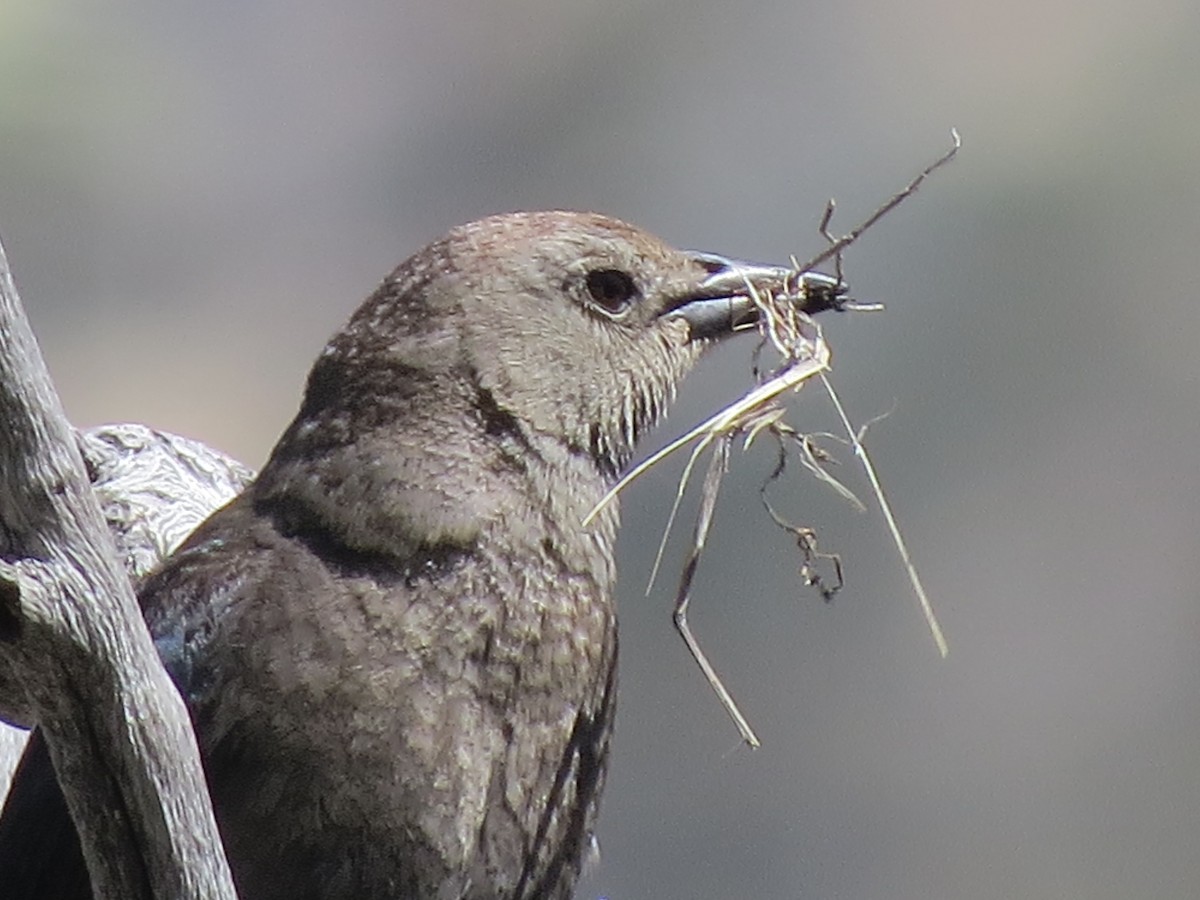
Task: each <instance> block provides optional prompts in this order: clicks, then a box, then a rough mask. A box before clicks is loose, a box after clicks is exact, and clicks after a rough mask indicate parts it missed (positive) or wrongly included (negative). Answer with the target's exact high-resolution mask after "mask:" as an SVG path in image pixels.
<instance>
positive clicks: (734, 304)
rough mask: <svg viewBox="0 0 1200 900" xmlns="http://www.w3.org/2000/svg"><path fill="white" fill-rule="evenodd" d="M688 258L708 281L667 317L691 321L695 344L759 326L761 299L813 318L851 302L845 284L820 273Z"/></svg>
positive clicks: (712, 256) (712, 257) (710, 255)
mask: <svg viewBox="0 0 1200 900" xmlns="http://www.w3.org/2000/svg"><path fill="white" fill-rule="evenodd" d="M688 255H689V256H690V257H691V258H692V259H694V260H695V261H696V262H697V263H699V264H700V265H701V266H703V267H704V269H706V270H707V271H708V277H707V278H705V279H704V280H703V281H701V282H700V284H699V285H698V286H697V288H696V290H694V291H692V292H691V293H689V294H687V295H685V296H684V297H682V298H680V300H679V301H678V302H677V303H676V304H674V305H673V306H672V307H671V308H670V309H669V310H667V311H666V312H665V313H663V317H664V318H667V317H670V318H681V319H683V320H684V321H686V322H687V323H688V326H689V327H690V329H691V337H692V340H701V339H715V338H720V337H724V336H726V335H729V334H733V333H734V332H737V331H741V330H743V329H745V328H749V327H752V326H754V325H755V324H757V322H758V318H759V315H760V304H759V303H758V302H756V301H755V298H756V296H757V298H758V299H759V300H760V301H761V300H765V299H766V298H767V297H773V298H774V299H775V301H776V302H779V301H785V302H791V303H793V304H795V305H796V307H797V308H798V309H799V310H800V311H802V312H804V313H807V314H808V315H815V314H816V313H819V312H824V311H825V310H827V309H842V308H843V306H844V305H845V304H846V303H847V302H848V301H849V299H850V298H849V297H847V296H846V285H845V283H844V282H841V281H838V279H836V278H833V277H831V276H829V275H823V274H821V273H820V272H797V271H796V270H795V269H791V268H787V267H785V266H764V265H760V264H758V263H750V262H743V261H741V260H736V259H728V258H726V257H724V256H717V255H716V254H713V253H699V252H691V253H689V254H688Z"/></svg>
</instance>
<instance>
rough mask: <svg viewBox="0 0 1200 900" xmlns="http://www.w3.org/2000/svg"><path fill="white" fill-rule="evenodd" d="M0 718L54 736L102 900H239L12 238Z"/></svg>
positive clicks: (4, 413) (7, 284) (1, 438)
mask: <svg viewBox="0 0 1200 900" xmlns="http://www.w3.org/2000/svg"><path fill="white" fill-rule="evenodd" d="M0 554H2V556H3V561H0V714H3V716H4V718H7V719H9V720H10V721H28V720H29V719H31V718H32V719H34V720H36V721H37V723H38V725H39V726H40V727H41V728H42V729H43V730H44V732H45V734H46V738H47V743H48V745H49V747H50V752H51V757H52V759H53V761H54V765H55V769H56V770H57V773H58V777H59V781H60V782H61V783H62V785H63V789H64V793H65V795H66V799H67V803H68V806H69V807H70V809H71V814H72V816H73V817H74V819H75V823H76V826H77V827H78V829H79V832H80V837H81V840H82V843H83V848H84V855H85V857H86V859H87V863H88V869H89V873H90V876H91V879H92V882H93V885H94V887H95V890H96V894H97V896H98V897H103V898H114V900H115V898H122V900H124V898H143V897H145V898H150V897H154V898H202V897H203V898H233V897H234V896H235V894H234V890H233V884H232V880H231V878H230V875H229V869H228V866H227V864H226V862H225V858H224V853H223V851H222V849H221V844H220V840H219V838H218V835H217V829H216V823H215V820H214V818H213V815H212V809H211V805H210V804H209V801H208V797H207V793H206V790H205V785H204V778H203V775H202V772H201V768H200V760H199V753H198V751H197V748H196V742H195V738H194V736H193V734H192V731H191V726H190V723H189V721H188V718H187V712H186V710H185V708H184V706H183V703H182V701H181V700H180V698H179V695H178V694H177V693H176V691H175V689H174V686H173V685H172V684H171V682H170V679H169V678H168V677H167V674H166V672H165V671H164V670H163V668H162V666H161V664H160V663H159V660H158V657H157V655H156V653H155V651H154V647H153V644H152V643H151V641H150V637H149V634H148V633H147V631H146V628H145V626H144V624H143V622H142V619H141V615H140V613H139V611H138V607H137V603H136V601H135V599H134V595H133V590H132V588H131V586H130V583H129V579H128V578H127V577H126V575H125V573H124V571H123V570H122V566H121V563H120V562H119V561H118V558H117V551H116V547H115V546H114V543H113V539H112V536H111V535H110V534H109V531H108V529H107V528H106V526H105V522H104V519H103V518H102V516H101V513H100V509H99V507H98V506H97V503H96V499H95V498H94V497H93V495H92V490H91V487H90V486H89V483H88V478H87V475H86V472H85V469H84V464H83V460H82V458H81V456H80V452H79V447H78V445H77V444H76V439H75V435H74V432H73V431H72V430H71V427H70V425H69V424H68V423H67V420H66V417H65V416H64V414H63V411H62V408H61V405H60V403H59V400H58V397H57V394H56V393H55V391H54V387H53V384H52V383H51V381H50V376H49V373H48V372H47V371H46V367H45V364H44V362H43V361H42V358H41V355H40V353H39V352H38V348H37V344H36V341H35V340H34V337H33V333H32V331H31V329H30V327H29V323H28V321H27V319H26V317H25V314H24V311H23V310H22V308H21V305H20V301H19V299H18V297H17V292H16V288H15V286H14V284H13V280H12V277H11V273H10V271H9V268H8V262H7V259H6V258H5V256H4V251H3V247H0Z"/></svg>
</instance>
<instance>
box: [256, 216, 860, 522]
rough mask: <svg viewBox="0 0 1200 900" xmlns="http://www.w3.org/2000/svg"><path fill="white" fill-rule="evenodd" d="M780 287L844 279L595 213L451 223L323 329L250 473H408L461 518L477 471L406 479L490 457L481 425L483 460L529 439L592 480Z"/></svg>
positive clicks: (433, 504) (816, 305)
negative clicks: (316, 351) (328, 333)
mask: <svg viewBox="0 0 1200 900" xmlns="http://www.w3.org/2000/svg"><path fill="white" fill-rule="evenodd" d="M797 277H799V278H801V279H802V285H801V287H802V288H803V290H801V291H799V292H797V290H796V285H797ZM785 287H786V288H788V289H790V290H791V292H792V294H793V295H796V296H800V297H802V298H805V303H806V305H807V307H808V311H819V309H821V308H833V307H837V306H839V305H840V300H839V298H840V297H841V296H842V294H843V293H844V288H843V286H842V285H841V284H840V283H839V282H837V281H836V280H835V279H831V278H828V277H827V276H822V275H817V274H812V273H805V274H803V275H801V276H797V273H796V272H795V271H794V270H792V269H787V268H780V267H773V266H757V265H750V264H746V263H736V262H732V261H729V260H726V259H724V258H722V257H719V256H715V255H712V254H706V253H695V252H687V251H681V250H677V249H675V248H673V247H670V246H668V245H667V244H665V243H664V242H662V241H661V240H660V239H658V238H657V237H655V236H653V235H651V234H649V233H648V232H646V231H643V230H641V229H639V228H636V227H634V226H632V225H628V224H626V223H624V222H621V221H618V220H616V219H612V218H608V217H606V216H601V215H597V214H594V213H577V212H560V211H556V212H532V213H514V214H508V215H500V216H493V217H491V218H486V219H482V220H480V221H477V222H473V223H470V224H468V225H463V226H461V227H459V228H455V229H453V230H452V231H450V232H449V233H448V234H447V235H446V236H445V237H443V238H441V239H440V240H438V241H435V242H434V243H433V244H431V245H429V246H428V247H426V248H425V249H424V250H422V251H421V252H419V253H417V254H416V255H414V256H413V257H411V258H410V259H408V260H407V261H406V262H404V263H402V264H401V265H400V266H399V267H398V268H397V269H396V270H395V271H394V272H393V273H392V274H391V275H390V276H389V277H388V278H387V279H386V280H385V281H384V282H383V284H382V285H380V287H379V288H378V289H377V290H376V291H375V293H374V294H373V295H372V296H371V297H370V298H369V299H368V300H367V301H366V302H365V303H364V304H363V305H362V306H361V307H360V308H359V309H358V311H357V312H356V313H355V314H354V315H353V317H352V318H351V319H350V321H349V322H348V323H347V325H346V326H345V327H344V328H343V329H342V330H341V331H340V332H338V334H337V335H335V336H334V338H333V339H332V340H331V341H330V343H329V345H328V346H327V347H326V349H325V351H324V352H323V353H322V355H321V356H320V358H319V359H318V360H317V363H316V364H315V366H314V367H313V370H312V373H311V375H310V377H309V383H308V389H307V392H306V395H305V400H304V404H303V406H302V408H301V411H300V414H299V416H298V417H297V419H296V421H295V422H294V423H293V425H292V427H291V428H290V429H289V431H288V432H287V434H285V436H284V438H283V440H282V441H281V442H280V445H279V446H278V447H277V448H276V450H275V453H274V455H273V457H272V460H271V462H270V463H268V466H267V468H266V470H264V474H263V479H260V481H263V480H265V481H266V482H269V483H271V484H273V485H276V487H275V488H272V490H273V491H274V492H275V493H278V492H279V489H283V490H287V491H289V492H291V494H292V495H293V497H294V496H296V495H297V494H305V493H309V494H311V493H312V492H314V491H318V490H323V491H328V490H329V489H330V488H331V487H332V488H335V489H339V490H344V492H345V493H346V496H347V497H349V496H352V495H353V496H361V497H362V498H365V499H369V498H370V497H371V496H372V495H373V493H377V492H378V491H381V490H392V491H394V490H395V489H396V485H397V484H398V483H399V484H403V485H404V488H403V491H404V492H405V496H406V497H407V498H408V499H407V500H405V501H404V502H405V503H407V504H408V507H409V508H414V509H416V508H439V509H440V511H439V512H438V517H439V518H438V521H439V523H441V525H439V527H442V526H444V525H445V523H446V521H447V520H448V518H449V519H453V518H454V517H453V516H448V515H447V513H446V512H445V510H446V508H447V507H448V506H450V505H453V506H454V507H455V508H457V509H458V510H460V512H461V516H460V521H458V523H457V525H456V526H455V527H457V528H461V529H462V530H463V532H464V536H466V532H468V531H469V530H470V528H471V527H472V524H471V523H473V522H477V521H479V515H480V514H482V513H484V512H485V510H484V509H483V506H486V505H487V498H486V497H485V496H483V494H484V493H485V492H484V489H483V488H482V487H480V497H479V498H478V504H475V503H473V502H472V497H471V496H469V495H470V493H471V492H470V491H467V492H466V493H467V495H468V496H463V495H462V492H461V491H460V495H459V496H456V497H453V498H442V499H441V500H440V501H439V500H438V498H437V497H434V498H431V499H430V498H427V500H421V498H420V497H416V498H415V499H417V500H421V502H414V497H415V494H428V493H429V492H431V491H432V492H433V493H434V494H436V493H437V492H438V491H439V488H438V487H437V485H438V483H439V479H440V477H441V476H442V475H447V474H449V469H450V468H457V470H458V472H462V471H463V470H464V468H466V467H469V466H471V465H473V464H480V463H482V462H483V461H484V460H485V459H492V456H491V455H489V452H485V451H484V450H481V447H480V440H479V435H480V434H481V433H482V434H484V435H487V436H488V437H489V439H490V440H491V441H492V443H493V444H494V445H496V446H498V447H501V450H502V452H501V457H502V460H501V462H500V463H497V462H495V461H494V460H493V461H492V462H490V463H486V464H485V465H483V466H482V468H484V469H487V468H488V467H489V466H490V468H491V469H492V470H494V469H495V467H496V466H497V465H509V464H511V465H512V466H513V467H516V468H520V467H521V466H522V458H523V457H526V458H527V457H529V456H536V457H538V458H539V459H541V460H551V461H555V460H557V461H560V462H561V461H565V463H564V465H567V464H569V465H574V466H577V467H578V466H580V465H583V466H584V467H586V468H588V470H589V471H591V472H592V473H593V475H599V476H600V477H599V478H598V479H596V481H597V483H598V484H599V485H600V486H601V489H603V487H606V486H607V485H609V484H611V483H612V482H613V481H614V480H615V478H616V477H617V476H618V475H619V472H620V470H621V468H622V467H623V466H624V465H625V464H626V463H627V462H628V461H629V458H630V455H631V454H632V452H633V448H634V445H635V443H636V441H637V439H638V436H639V435H640V434H641V432H642V431H643V430H644V429H645V428H646V427H647V426H648V425H650V424H652V423H653V422H654V421H656V420H657V419H658V418H659V416H660V415H661V414H662V412H663V411H664V410H665V408H666V406H667V403H668V402H669V400H670V399H671V398H672V396H673V395H674V392H675V389H676V386H677V385H678V384H679V382H680V380H681V379H682V378H683V376H684V375H685V374H686V372H687V371H688V369H689V368H690V367H691V366H692V364H693V363H694V362H695V361H696V359H697V358H698V357H699V355H700V354H701V353H702V352H703V350H704V349H705V348H706V347H707V346H709V345H711V344H712V343H714V342H715V341H717V340H719V339H721V338H723V337H726V336H728V335H731V334H733V333H735V332H737V331H739V330H741V329H743V328H746V327H752V326H753V324H754V322H755V321H756V319H757V316H758V306H757V305H756V304H755V303H754V302H753V300H752V298H751V294H752V293H753V292H754V290H755V289H759V290H764V291H779V290H783V289H784V288H785ZM472 432H473V433H472ZM504 445H507V449H506V450H505V449H504ZM350 447H353V453H352V454H350V453H348V451H347V448H350ZM365 453H366V454H368V457H364V454H365ZM339 454H341V455H342V456H347V455H349V456H352V457H353V460H350V459H347V460H346V461H345V464H339V465H335V466H327V467H326V468H325V470H324V474H323V476H322V479H323V481H322V483H321V484H317V483H315V482H314V481H313V478H312V475H311V473H301V472H292V473H291V474H289V470H288V465H287V464H288V462H289V461H290V460H297V459H300V460H303V459H304V458H315V457H319V456H324V457H325V458H327V459H336V458H338V455H339ZM503 460H507V462H504V461H503ZM353 466H356V467H357V470H356V471H352V468H353ZM406 468H407V469H408V470H409V473H408V474H405V470H406ZM560 468H561V466H560ZM364 472H365V474H364ZM304 478H307V479H308V480H309V481H310V482H312V483H311V484H307V485H306V484H304V483H302V480H303V479H304ZM484 480H486V478H485V476H484V475H482V474H481V475H480V476H478V478H476V479H475V482H477V483H479V484H481V485H482V483H483V481H484ZM418 481H420V482H423V484H417V483H416V482H418ZM452 481H453V482H455V483H459V482H462V481H463V479H462V478H461V477H460V478H454V479H446V483H450V482H452ZM350 486H353V490H351V489H350ZM414 492H415V494H414ZM494 494H495V491H494V490H493V491H492V495H493V496H494ZM581 502H582V501H581ZM451 532H454V528H451Z"/></svg>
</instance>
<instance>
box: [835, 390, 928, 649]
mask: <svg viewBox="0 0 1200 900" xmlns="http://www.w3.org/2000/svg"><path fill="white" fill-rule="evenodd" d="M820 378H821V383H822V384H824V385H825V390H826V392H827V393H828V394H829V399H830V400H831V401H832V402H833V407H834V409H836V410H837V414H838V416H839V417H840V418H841V420H842V425H843V426H845V428H846V434H848V435H849V436H850V443H851V444H852V445H853V447H854V455H855V456H857V457H858V459H859V461H860V462H861V463H862V467H863V470H864V471H865V472H866V473H867V479H868V480H869V481H870V482H871V489H872V490H873V491H874V492H875V499H876V500H878V501H879V508H880V510H882V511H883V518H884V520H885V521H886V522H887V526H888V530H889V531H890V532H891V533H892V541H893V542H894V543H895V545H896V549H897V550H898V551H900V559H901V560H902V561H903V562H904V568H905V570H906V571H907V572H908V580H909V581H910V582H911V583H912V586H913V591H914V592H915V593H916V595H917V600H918V601H919V602H920V604H921V612H922V614H924V616H925V623H926V624H927V625H928V626H929V633H930V634H931V635H933V642H934V643H935V644H936V645H937V648H938V652H939V653H940V654H941V655H942V658H943V659H944V658H945V657H946V654H947V653H949V652H950V646H949V645H948V644H947V643H946V636H945V635H944V634H943V633H942V626H941V624H940V623H939V622H938V618H937V613H935V612H934V611H933V603H932V602H931V601H930V599H929V595H928V594H926V593H925V586H924V585H923V584H922V583H921V577H920V575H918V574H917V567H916V566H915V565H914V564H913V561H912V555H911V554H910V553H909V552H908V544H906V543H905V542H904V537H903V535H901V534H900V526H899V525H898V524H897V522H896V517H895V515H894V514H893V513H892V505H891V504H890V503H889V502H888V499H887V496H886V495H885V494H884V492H883V486H882V485H881V484H880V482H879V475H878V474H877V473H876V472H875V465H874V464H873V463H872V462H871V457H870V456H869V455H868V453H867V448H866V447H864V446H863V443H862V441H861V439H860V438H861V434H860V432H858V431H856V430H855V428H854V426H853V425H851V424H850V418H849V417H848V416H847V415H846V410H845V408H844V407H843V406H842V401H841V399H840V398H839V397H838V395H837V392H836V391H835V390H834V389H833V385H832V384H831V383H830V381H829V379H828V378H826V377H825V374H824V373H820Z"/></svg>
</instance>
